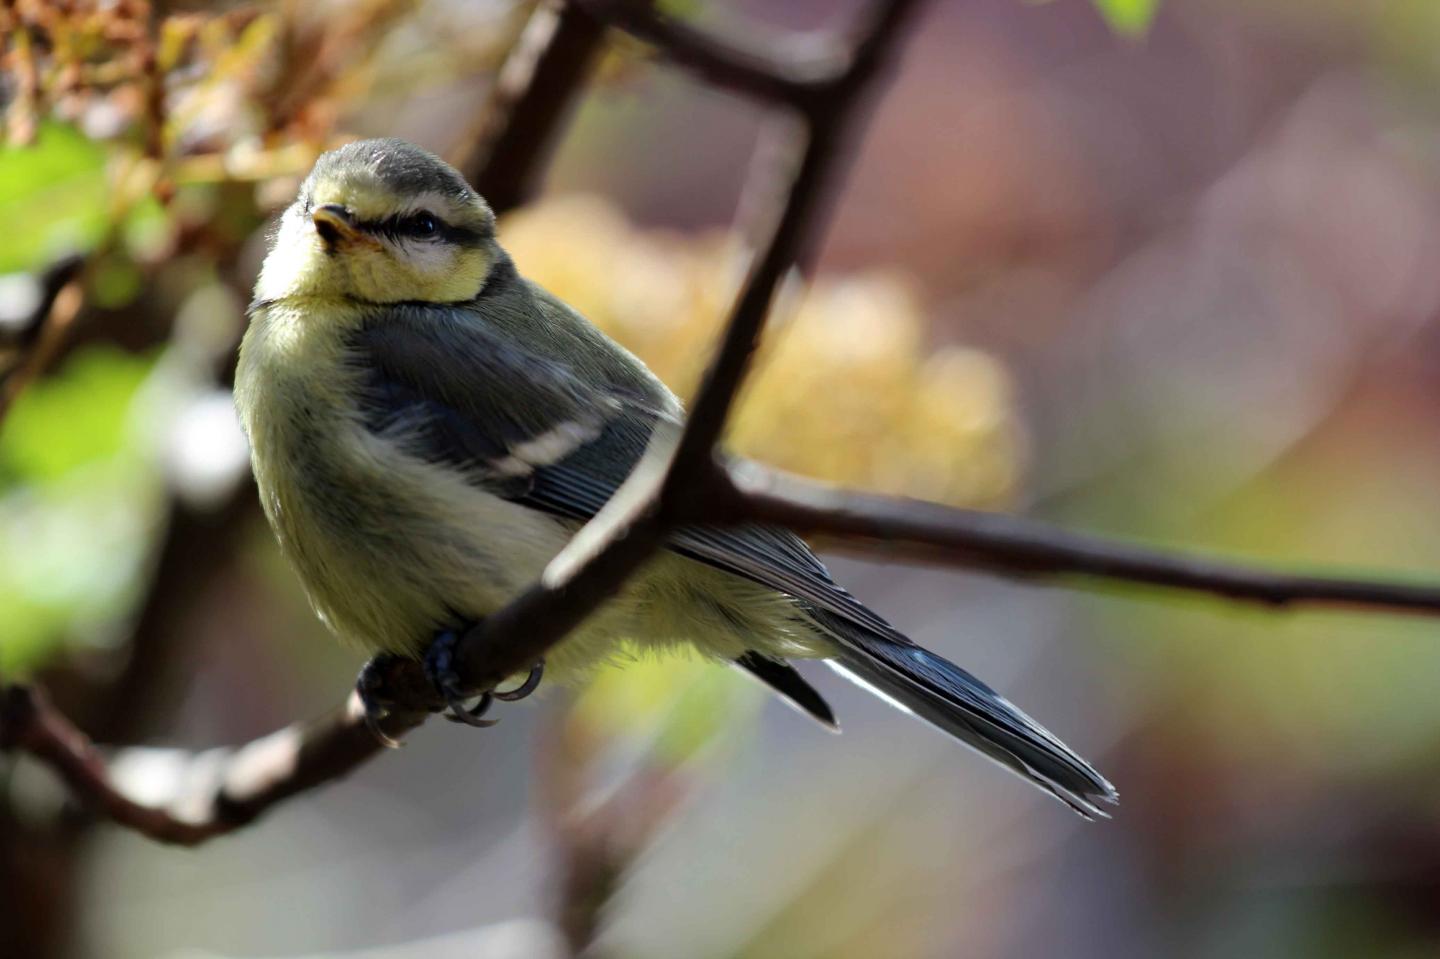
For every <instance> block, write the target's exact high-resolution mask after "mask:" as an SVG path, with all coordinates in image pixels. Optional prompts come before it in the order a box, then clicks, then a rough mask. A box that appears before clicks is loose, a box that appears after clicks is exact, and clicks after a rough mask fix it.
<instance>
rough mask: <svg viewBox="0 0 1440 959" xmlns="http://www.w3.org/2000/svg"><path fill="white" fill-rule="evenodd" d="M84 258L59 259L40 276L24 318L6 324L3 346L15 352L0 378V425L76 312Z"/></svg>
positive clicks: (51, 357) (54, 350) (54, 353)
mask: <svg viewBox="0 0 1440 959" xmlns="http://www.w3.org/2000/svg"><path fill="white" fill-rule="evenodd" d="M84 268H85V258H84V257H83V256H80V255H78V254H71V255H67V256H63V257H61V258H59V259H58V260H56V261H55V262H53V263H51V264H50V265H49V266H47V267H46V268H45V270H44V271H43V272H42V273H41V274H40V277H39V282H40V295H39V297H37V298H36V301H35V304H34V306H33V307H32V309H31V310H30V313H29V315H28V316H25V317H22V318H21V319H20V320H19V321H18V322H15V323H13V324H8V325H9V326H10V327H11V331H10V333H9V335H8V336H7V338H6V339H7V343H6V344H5V345H7V346H12V347H13V348H14V349H15V350H16V351H17V352H18V354H19V355H18V358H17V361H16V363H15V365H14V366H13V368H11V369H9V370H6V371H4V372H3V376H0V422H3V421H4V419H5V415H6V414H7V413H9V412H10V407H11V406H12V405H14V403H15V400H16V398H17V397H18V396H19V395H20V393H21V391H22V390H24V389H25V387H26V386H28V385H30V383H32V382H34V380H35V379H36V378H37V377H38V376H40V374H42V373H43V372H44V371H45V370H46V369H47V368H48V367H49V365H50V363H51V362H52V361H53V360H54V359H55V357H56V356H57V355H58V354H59V352H60V347H61V346H62V345H63V344H64V341H65V337H66V335H67V333H68V332H69V329H70V326H71V324H72V323H73V322H74V320H75V317H76V316H77V315H78V314H79V312H80V295H79V294H80V291H79V282H80V274H81V272H82V271H83V270H84Z"/></svg>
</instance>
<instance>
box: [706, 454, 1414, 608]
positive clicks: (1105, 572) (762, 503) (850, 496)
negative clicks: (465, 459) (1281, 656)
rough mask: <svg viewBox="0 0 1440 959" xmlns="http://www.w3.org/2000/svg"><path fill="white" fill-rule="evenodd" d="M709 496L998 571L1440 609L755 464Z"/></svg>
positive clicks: (762, 518)
mask: <svg viewBox="0 0 1440 959" xmlns="http://www.w3.org/2000/svg"><path fill="white" fill-rule="evenodd" d="M707 501H709V502H710V503H711V504H712V511H711V512H710V514H709V516H708V519H709V520H710V521H712V522H754V521H759V522H764V523H772V524H775V525H778V526H785V527H788V528H790V529H793V530H795V531H796V532H797V533H810V534H817V535H820V536H825V537H827V544H832V545H835V546H838V547H840V548H842V549H843V548H846V547H850V548H857V549H859V550H861V551H862V552H864V553H866V554H867V555H874V554H875V553H876V552H877V551H879V552H884V553H888V554H892V555H896V556H903V557H910V558H915V559H920V560H924V561H929V562H941V563H945V564H948V565H951V566H958V567H965V568H969V569H975V570H980V571H983V572H987V573H993V574H996V575H1003V576H1024V577H1031V576H1034V577H1051V576H1075V577H1085V578H1090V579H1104V580H1114V581H1118V582H1124V583H1138V584H1143V585H1148V586H1159V587H1165V588H1169V589H1178V590H1185V591H1189V592H1197V593H1209V594H1213V595H1215V596H1219V597H1222V598H1224V599H1227V600H1232V601H1237V602H1248V603H1258V604H1260V605H1264V606H1272V607H1288V606H1330V607H1349V608H1354V609H1366V610H1374V611H1385V612H1397V613H1413V614H1417V615H1430V616H1435V615H1440V586H1435V585H1425V584H1419V583H1415V584H1410V583H1402V582H1396V581H1394V580H1393V579H1389V580H1387V579H1354V578H1342V577H1335V576H1313V575H1297V574H1295V573H1288V572H1283V571H1279V570H1267V569H1257V568H1255V567H1252V566H1242V565H1239V564H1236V563H1229V562H1224V561H1221V560H1217V559H1211V558H1207V557H1201V556H1195V555H1190V554H1185V553H1178V552H1174V551H1171V550H1163V549H1150V548H1146V547H1143V546H1137V545H1133V544H1129V543H1121V542H1116V541H1114V540H1110V539H1106V538H1104V537H1100V536H1093V535H1086V534H1083V533H1076V532H1072V531H1070V530H1063V529H1057V528H1055V527H1053V526H1048V525H1046V524H1044V523H1038V522H1035V521H1034V520H1027V519H1024V518H1021V517H1017V516H1006V515H1003V514H998V513H982V512H978V511H976V510H965V509H956V508H954V507H950V506H942V505H940V504H938V503H927V502H923V501H920V500H911V499H901V498H896V497H890V496H881V495H878V494H874V493H860V492H855V491H853V490H842V489H837V488H835V487H831V486H827V485H825V484H823V483H817V482H814V481H812V480H806V479H802V478H800V477H798V476H792V475H788V474H785V473H781V472H779V471H777V470H773V469H770V468H768V467H765V466H762V465H760V464H758V463H752V462H736V463H734V464H732V465H731V466H730V467H729V469H727V470H725V471H724V472H722V473H721V474H720V475H719V477H718V482H717V484H716V485H715V486H713V487H712V488H711V490H710V492H709V493H708V494H707ZM832 541H833V542H832Z"/></svg>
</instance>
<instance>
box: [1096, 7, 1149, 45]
mask: <svg viewBox="0 0 1440 959" xmlns="http://www.w3.org/2000/svg"><path fill="white" fill-rule="evenodd" d="M1091 2H1093V3H1094V4H1095V9H1097V10H1099V11H1100V15H1101V16H1102V17H1104V18H1105V22H1106V23H1108V24H1110V29H1111V30H1114V31H1115V32H1116V33H1120V34H1124V35H1125V36H1127V37H1138V36H1141V35H1143V34H1144V33H1145V31H1147V30H1149V29H1150V23H1151V21H1153V20H1154V19H1155V14H1156V13H1157V12H1158V11H1159V9H1160V0H1091Z"/></svg>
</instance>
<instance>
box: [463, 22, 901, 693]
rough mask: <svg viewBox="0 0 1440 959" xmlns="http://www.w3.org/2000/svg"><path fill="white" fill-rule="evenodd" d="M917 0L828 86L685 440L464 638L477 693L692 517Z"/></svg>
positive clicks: (533, 653) (562, 629)
mask: <svg viewBox="0 0 1440 959" xmlns="http://www.w3.org/2000/svg"><path fill="white" fill-rule="evenodd" d="M918 6H919V3H918V0H889V2H886V3H882V4H880V5H879V6H877V7H876V10H875V12H874V14H873V17H872V19H871V22H870V24H869V26H868V29H867V30H866V32H865V33H864V34H863V35H862V37H861V39H860V41H859V42H858V43H857V44H856V46H855V51H856V52H855V55H854V57H853V58H852V59H851V61H850V65H849V67H848V68H847V69H846V70H845V72H844V73H843V74H841V76H840V77H838V78H837V79H836V81H834V82H832V83H831V84H830V85H829V86H828V97H827V99H826V101H825V102H824V105H823V108H822V107H817V108H812V109H811V110H810V111H809V112H808V113H807V114H806V117H807V127H808V129H807V133H808V140H807V142H806V144H805V147H804V152H803V153H802V154H801V158H800V162H799V164H798V165H797V166H795V167H794V169H793V170H792V171H789V172H788V176H787V179H788V189H787V191H786V193H785V194H784V195H785V204H784V207H783V208H782V211H781V213H780V217H779V220H778V221H777V222H776V225H775V227H774V229H773V231H772V232H771V234H770V237H769V239H768V240H767V242H766V244H765V246H764V248H763V250H762V252H761V253H760V255H759V256H757V257H756V258H755V260H754V262H753V264H752V266H751V268H750V270H749V273H748V275H747V276H746V279H745V283H744V285H743V286H742V288H741V290H740V294H739V296H738V297H737V298H736V301H735V305H734V307H733V309H732V310H731V313H730V318H729V321H728V322H727V324H726V327H725V335H724V337H723V339H722V340H721V344H720V347H719V350H718V352H717V353H716V356H715V358H714V360H713V361H712V362H711V365H710V368H709V370H708V371H707V372H706V374H705V377H704V379H703V380H702V382H701V386H700V391H699V393H698V395H697V397H696V400H695V403H694V405H693V408H692V410H691V413H690V416H689V420H688V422H687V423H686V426H685V429H684V431H683V433H682V434H681V436H680V438H679V440H678V441H676V442H675V443H674V445H673V448H667V447H668V446H669V443H668V438H659V439H658V440H657V442H655V443H652V448H651V450H650V452H649V453H648V454H647V455H646V457H645V459H644V460H643V461H642V462H641V464H640V466H639V467H637V468H636V470H635V472H634V474H633V475H632V476H631V477H630V478H629V479H628V480H627V481H626V482H625V484H624V485H623V486H622V487H621V488H620V490H619V491H618V492H617V493H616V494H615V497H614V499H612V501H611V502H610V503H609V504H608V505H607V506H606V507H605V509H603V510H601V512H600V513H599V515H597V516H596V517H595V518H594V519H593V520H591V521H590V522H589V523H588V524H586V526H585V528H584V529H583V530H581V532H580V533H579V534H577V535H576V536H575V538H574V539H573V540H572V541H571V542H570V544H569V545H568V546H566V548H565V549H564V550H562V551H561V553H560V555H559V556H557V557H556V558H555V559H554V561H552V562H551V564H550V565H549V567H548V568H547V569H546V571H545V574H544V576H542V578H541V580H540V582H538V583H536V584H534V585H532V586H531V587H529V588H528V589H527V590H525V592H524V593H522V594H521V595H520V596H519V597H517V598H516V599H514V600H512V601H511V602H510V603H508V604H507V605H506V606H505V607H504V608H503V609H501V610H500V611H499V612H497V613H494V614H491V615H490V616H488V617H486V619H485V620H484V621H483V622H481V623H480V624H479V625H478V626H476V627H475V628H474V629H472V630H470V632H469V633H467V634H466V635H465V636H464V637H463V638H462V640H461V643H460V646H459V648H458V649H457V650H456V657H455V665H456V671H457V673H458V674H459V676H460V679H461V681H462V682H463V683H464V684H465V685H466V686H467V687H468V688H470V689H475V690H482V689H490V688H493V687H494V686H496V685H498V684H499V683H500V682H502V681H503V680H504V679H505V678H506V677H507V676H510V675H511V674H513V673H517V672H523V671H525V670H526V669H528V668H529V667H530V666H531V665H532V664H533V663H535V662H536V661H537V660H538V659H540V658H541V657H543V656H544V655H545V653H546V651H547V650H549V648H550V647H551V646H553V645H555V644H556V643H557V642H559V641H560V640H561V639H562V638H564V636H565V635H566V634H567V633H569V632H570V630H572V629H574V628H575V627H576V626H578V625H579V624H580V623H581V622H583V621H584V620H585V618H586V617H587V616H589V615H590V613H591V612H593V611H594V610H595V608H596V607H598V606H599V605H600V603H601V602H603V601H604V600H605V599H606V598H608V597H610V596H613V595H614V594H615V593H616V592H617V591H618V590H619V589H620V588H621V587H622V586H623V585H624V583H625V581H626V580H627V579H628V578H629V577H630V576H631V575H632V574H633V573H634V572H635V571H636V570H637V569H639V567H640V566H641V565H642V564H643V563H644V562H645V560H647V559H648V558H649V557H650V556H651V554H653V553H654V552H655V551H656V550H657V549H659V548H660V547H661V546H662V545H663V544H664V540H665V536H666V534H667V533H668V532H669V530H670V529H672V528H674V527H675V526H677V525H679V524H680V523H681V522H683V521H685V520H686V519H691V518H693V515H690V516H687V515H686V514H687V512H689V510H690V508H691V506H692V505H693V503H694V502H695V500H696V496H695V493H696V490H697V489H699V488H700V487H701V486H702V485H703V480H704V478H705V476H706V474H707V473H708V472H710V471H711V470H713V469H714V448H715V444H716V443H717V442H718V441H719V438H720V433H721V430H723V429H724V426H725V421H726V419H727V418H728V417H729V413H730V407H731V405H732V403H733V402H734V398H735V395H736V393H737V392H738V391H739V389H740V385H741V383H742V382H743V381H744V378H745V374H746V372H747V370H748V368H749V365H750V359H751V356H752V355H753V353H754V351H755V347H756V345H757V344H758V342H759V338H760V332H761V330H762V329H763V328H764V325H765V319H766V317H767V316H768V314H769V311H770V304H771V301H772V300H773V299H774V296H775V290H776V288H777V287H778V285H779V283H780V281H781V279H782V278H783V277H784V275H785V273H786V271H787V270H789V269H790V267H791V265H792V264H793V263H795V261H796V260H797V259H798V258H799V257H800V255H801V254H802V253H803V252H804V250H805V248H806V244H807V243H808V242H809V240H810V238H811V236H812V231H813V229H814V227H815V222H814V221H815V213H816V210H817V208H818V207H819V205H820V200H821V198H822V196H823V194H824V191H825V190H826V189H827V188H828V187H829V186H830V182H831V179H832V177H833V173H834V172H835V169H836V167H837V166H838V165H839V157H840V152H841V151H840V146H841V143H842V141H843V138H844V135H845V133H846V132H847V127H848V126H849V125H850V124H851V123H852V122H853V121H854V119H855V117H856V115H857V113H858V107H859V106H860V105H861V102H862V100H863V97H864V94H865V93H866V92H868V87H869V86H870V84H871V83H872V81H873V80H874V79H875V77H876V75H877V74H878V73H879V69H880V66H881V64H882V63H883V62H884V58H885V55H886V54H887V53H888V52H889V51H890V50H891V48H892V47H893V44H894V42H895V40H896V39H897V38H898V36H899V33H900V29H901V26H902V25H903V24H904V23H905V21H906V20H907V18H908V17H909V15H910V14H911V13H912V12H913V11H914V9H915V8H916V7H918Z"/></svg>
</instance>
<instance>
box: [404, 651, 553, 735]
mask: <svg viewBox="0 0 1440 959" xmlns="http://www.w3.org/2000/svg"><path fill="white" fill-rule="evenodd" d="M460 635H461V634H460V632H459V631H457V630H450V629H447V630H444V631H443V632H440V633H437V634H436V635H435V638H434V639H433V640H432V641H431V643H430V648H429V649H427V650H425V675H426V677H427V678H428V679H429V680H430V683H431V685H433V686H434V687H435V690H436V691H437V692H438V693H439V694H440V696H441V697H442V698H443V699H444V700H445V703H446V705H447V706H448V707H449V709H448V710H447V711H446V713H445V718H446V719H448V720H450V721H451V722H456V723H464V724H466V725H467V726H481V727H484V726H493V725H495V723H497V722H498V721H499V720H495V719H486V718H484V717H485V713H486V712H488V711H489V709H490V706H491V704H492V703H494V701H495V700H497V699H498V700H501V701H502V702H507V703H513V702H516V701H517V700H521V699H524V698H525V697H527V696H529V695H530V694H531V693H533V692H535V690H536V688H537V687H539V685H540V679H541V677H543V676H544V675H545V661H544V660H543V659H542V660H540V661H539V662H538V663H536V664H535V665H534V666H532V667H531V668H530V673H529V675H528V676H526V677H525V681H524V682H523V683H521V684H520V685H519V686H517V687H515V688H514V689H510V690H503V691H502V690H497V689H491V690H487V691H486V692H484V693H482V694H481V695H480V698H479V699H478V700H477V701H476V702H475V704H474V705H473V706H472V705H468V704H467V703H466V701H465V694H464V691H463V690H462V689H461V686H460V676H459V674H458V673H456V672H455V644H456V643H458V642H459V641H460Z"/></svg>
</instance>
